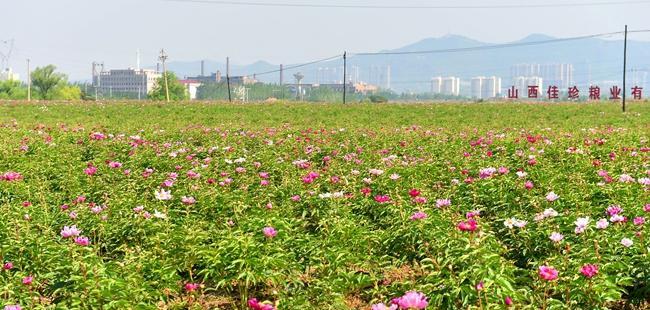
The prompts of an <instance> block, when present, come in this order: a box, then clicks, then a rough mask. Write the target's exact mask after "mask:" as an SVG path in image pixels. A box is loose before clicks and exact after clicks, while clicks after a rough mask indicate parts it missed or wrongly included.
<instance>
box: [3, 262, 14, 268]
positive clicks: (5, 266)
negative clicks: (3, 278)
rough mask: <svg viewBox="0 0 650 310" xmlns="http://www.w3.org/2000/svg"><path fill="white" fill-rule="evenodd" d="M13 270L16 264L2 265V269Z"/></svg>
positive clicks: (7, 263)
mask: <svg viewBox="0 0 650 310" xmlns="http://www.w3.org/2000/svg"><path fill="white" fill-rule="evenodd" d="M11 268H14V263H12V262H6V263H4V265H2V269H4V270H11Z"/></svg>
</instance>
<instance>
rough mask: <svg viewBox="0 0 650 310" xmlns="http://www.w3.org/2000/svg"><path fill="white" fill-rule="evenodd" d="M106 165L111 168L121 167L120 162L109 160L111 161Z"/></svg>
mask: <svg viewBox="0 0 650 310" xmlns="http://www.w3.org/2000/svg"><path fill="white" fill-rule="evenodd" d="M108 166H109V167H111V168H113V169H117V168H121V167H122V163H121V162H118V161H111V162H109V163H108Z"/></svg>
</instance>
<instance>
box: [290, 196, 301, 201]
mask: <svg viewBox="0 0 650 310" xmlns="http://www.w3.org/2000/svg"><path fill="white" fill-rule="evenodd" d="M291 201H295V202H298V201H300V195H294V196H293V197H291Z"/></svg>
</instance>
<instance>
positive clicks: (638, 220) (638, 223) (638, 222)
mask: <svg viewBox="0 0 650 310" xmlns="http://www.w3.org/2000/svg"><path fill="white" fill-rule="evenodd" d="M643 224H645V217H642V216H639V217H635V218H634V225H636V226H641V225H643Z"/></svg>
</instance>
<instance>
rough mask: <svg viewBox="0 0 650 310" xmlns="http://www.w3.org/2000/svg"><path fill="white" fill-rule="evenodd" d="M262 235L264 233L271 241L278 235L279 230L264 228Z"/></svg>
mask: <svg viewBox="0 0 650 310" xmlns="http://www.w3.org/2000/svg"><path fill="white" fill-rule="evenodd" d="M262 233H264V236H265V237H267V238H269V239H270V238H273V237H275V236H276V235H277V234H278V232H277V230H275V228H273V227H271V226H267V227H264V228H263V229H262Z"/></svg>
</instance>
